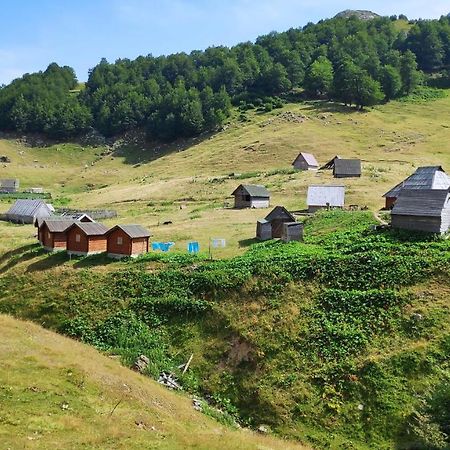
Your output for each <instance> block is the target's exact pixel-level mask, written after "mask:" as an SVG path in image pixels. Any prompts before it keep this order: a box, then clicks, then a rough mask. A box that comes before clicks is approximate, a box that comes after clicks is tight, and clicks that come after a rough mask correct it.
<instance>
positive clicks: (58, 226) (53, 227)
mask: <svg viewBox="0 0 450 450" xmlns="http://www.w3.org/2000/svg"><path fill="white" fill-rule="evenodd" d="M44 223H45V225H46V226H47V228H48V231H50V233H63V232H64V231H66V230H67V229H68V228H69V227H70V226H71V225H73V224H74V223H75V221H74V220H67V219H66V220H53V219H46V220H44Z"/></svg>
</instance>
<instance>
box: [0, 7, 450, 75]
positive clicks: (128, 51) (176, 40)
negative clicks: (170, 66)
mask: <svg viewBox="0 0 450 450" xmlns="http://www.w3.org/2000/svg"><path fill="white" fill-rule="evenodd" d="M343 9H369V10H372V11H375V12H377V13H379V14H383V15H391V14H400V13H404V14H406V15H407V16H408V17H411V18H419V17H421V18H437V17H439V16H441V15H442V14H447V13H449V12H450V4H449V3H448V0H433V1H429V2H425V1H423V0H397V1H392V0H390V1H387V0H378V1H376V0H373V1H361V0H359V1H358V0H346V1H341V0H226V1H223V0H209V1H208V0H77V1H73V0H71V1H67V0H4V1H2V9H1V16H2V27H1V28H0V84H1V83H8V82H10V81H11V80H12V79H14V78H16V77H18V76H21V75H22V74H23V73H26V72H34V71H37V70H43V69H45V68H46V67H47V65H48V64H49V63H50V62H53V61H54V62H57V63H58V64H61V65H70V66H72V67H73V68H74V69H75V71H76V72H77V76H78V78H79V79H80V80H86V78H87V75H88V70H89V68H91V67H93V66H95V65H96V64H97V63H98V62H99V61H100V59H101V58H102V57H105V58H107V59H108V61H114V60H115V59H117V58H135V57H136V56H138V55H147V54H150V53H151V54H153V55H160V54H167V53H174V52H179V51H186V52H189V51H191V50H194V49H204V48H206V47H208V46H212V45H223V44H225V45H233V44H236V43H238V42H242V41H248V40H254V39H255V38H256V37H257V36H258V35H261V34H265V33H268V32H270V31H273V30H276V31H284V30H286V29H288V28H291V27H298V26H302V25H305V24H306V23H307V22H316V21H318V20H320V19H322V18H327V17H332V16H334V15H335V14H336V13H337V12H339V11H342V10H343Z"/></svg>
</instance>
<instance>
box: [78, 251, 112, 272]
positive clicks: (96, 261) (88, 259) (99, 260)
mask: <svg viewBox="0 0 450 450" xmlns="http://www.w3.org/2000/svg"><path fill="white" fill-rule="evenodd" d="M72 258H73V259H75V258H74V257H73V256H72ZM113 262H117V260H115V259H113V258H108V256H107V255H106V253H100V254H98V255H91V256H83V257H81V258H77V261H76V263H75V264H74V265H73V267H75V268H76V269H89V268H90V267H97V266H106V265H108V264H111V263H113Z"/></svg>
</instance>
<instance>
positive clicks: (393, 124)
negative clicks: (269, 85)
mask: <svg viewBox="0 0 450 450" xmlns="http://www.w3.org/2000/svg"><path fill="white" fill-rule="evenodd" d="M288 111H289V112H292V113H293V115H291V114H286V113H287V112H288ZM449 114H450V98H448V97H446V98H444V99H439V100H436V101H433V102H428V103H414V102H412V103H407V102H391V103H389V104H388V105H383V106H379V107H377V108H375V109H373V110H371V111H370V112H363V113H360V112H356V111H354V110H350V109H348V110H347V109H344V108H336V106H335V105H329V104H326V103H325V104H324V103H306V104H288V105H286V106H285V107H284V108H283V109H281V110H275V111H274V112H273V113H266V114H255V113H253V112H250V113H248V120H249V122H246V123H241V122H239V121H238V120H237V119H234V120H233V121H232V123H231V125H230V126H229V128H228V129H227V130H225V131H223V132H221V133H218V134H216V135H213V136H203V137H202V138H201V139H197V140H193V141H188V142H184V141H183V142H179V143H175V144H172V145H168V146H161V145H156V144H155V145H151V144H148V145H147V146H145V147H141V146H128V147H127V146H125V147H122V148H121V147H120V146H119V147H118V148H117V149H115V150H114V151H113V152H112V153H111V154H110V153H108V154H105V149H104V148H83V147H80V146H77V145H70V144H60V145H55V146H53V147H49V148H33V149H30V148H24V147H23V146H21V145H19V144H16V143H14V142H12V141H4V140H3V141H0V154H5V155H7V156H9V157H10V158H11V159H12V163H11V164H5V165H4V166H2V167H0V176H1V177H6V176H9V177H19V178H20V179H21V182H22V186H23V187H30V186H35V185H38V186H44V187H45V188H46V189H48V190H50V191H51V192H52V194H53V196H54V198H55V203H56V204H61V203H63V204H66V203H67V202H68V205H69V206H72V207H89V208H113V209H117V210H118V211H119V214H120V221H121V222H130V221H131V222H137V223H140V224H142V225H145V226H147V227H149V228H150V229H151V230H152V232H153V234H154V238H155V239H156V240H167V239H170V240H174V241H176V242H177V247H176V248H178V249H184V248H185V244H186V242H187V241H189V240H192V239H196V240H199V241H200V244H201V245H202V246H203V248H204V249H205V247H206V246H207V241H208V238H209V237H224V238H227V240H228V244H229V245H228V248H227V249H226V250H225V251H221V252H219V253H218V255H217V256H232V255H235V254H237V253H241V252H242V251H243V250H244V249H245V244H246V242H248V239H251V238H252V237H254V232H255V222H256V220H257V219H258V218H260V217H261V216H264V215H265V214H266V212H265V211H233V210H230V209H227V208H224V205H225V204H232V198H231V197H230V194H231V192H232V191H233V190H234V188H235V187H236V186H237V185H238V184H239V183H242V182H244V183H261V184H265V185H266V186H267V187H268V188H269V189H270V191H271V192H272V204H273V205H277V204H284V205H285V206H287V207H288V208H292V209H301V208H304V207H305V201H306V190H307V186H308V185H309V184H311V183H333V182H335V181H336V180H334V179H333V178H332V175H331V173H330V172H329V171H325V172H319V173H290V171H289V169H290V164H291V162H292V161H293V159H294V158H295V156H296V155H297V154H298V152H300V151H308V152H312V153H314V154H315V155H316V157H317V159H318V161H319V162H320V163H325V162H327V161H328V160H330V159H331V158H332V157H333V156H334V155H335V154H339V155H342V156H344V157H348V158H352V157H358V158H361V159H362V160H363V177H362V178H361V179H353V180H352V179H347V180H345V184H346V186H347V198H346V203H347V204H348V205H350V204H356V205H360V206H366V205H367V206H369V207H370V208H371V209H378V208H380V207H382V206H383V199H382V198H381V196H382V194H383V193H384V192H386V191H387V190H388V189H389V188H390V187H392V186H393V185H395V184H396V183H398V182H399V181H401V180H402V179H404V178H405V177H406V176H408V175H409V174H410V173H411V172H413V171H414V170H415V168H416V167H418V166H420V165H434V164H442V165H443V166H444V167H450V152H449V151H448V149H447V147H446V142H449V140H450V127H449V126H448V124H447V123H446V119H445V118H446V117H448V115H449ZM230 173H238V174H241V176H240V177H238V179H235V178H234V179H233V178H231V179H230V178H228V177H227V175H229V174H230ZM181 205H186V206H187V207H186V208H185V209H180V206H181ZM7 208H8V204H7V203H0V212H1V211H2V210H6V209H7ZM167 220H170V221H172V222H173V224H172V225H170V226H158V224H159V223H162V222H164V221H167ZM5 227H6V231H5ZM0 231H1V232H2V233H4V232H5V233H7V235H8V236H9V235H11V234H12V235H13V237H14V242H13V245H11V246H10V249H12V248H15V246H16V244H17V239H18V238H17V236H20V240H21V241H22V242H23V244H26V243H30V242H32V241H31V240H30V239H29V237H30V236H31V235H32V233H33V230H31V228H20V229H17V230H16V229H15V230H14V231H13V232H11V230H10V229H9V228H8V226H5V225H4V224H1V223H0ZM2 241H3V240H2ZM0 246H9V242H6V244H5V243H4V242H2V243H0ZM5 250H6V247H5Z"/></svg>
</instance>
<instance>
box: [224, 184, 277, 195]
mask: <svg viewBox="0 0 450 450" xmlns="http://www.w3.org/2000/svg"><path fill="white" fill-rule="evenodd" d="M241 189H243V190H244V191H245V192H246V193H247V194H248V195H250V197H263V198H269V197H270V193H269V191H268V190H267V188H266V187H265V186H262V185H260V184H240V185H239V186H238V187H237V188H236V189H235V190H234V191H233V193H232V194H231V195H236V194H237V193H238V191H239V190H241Z"/></svg>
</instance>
